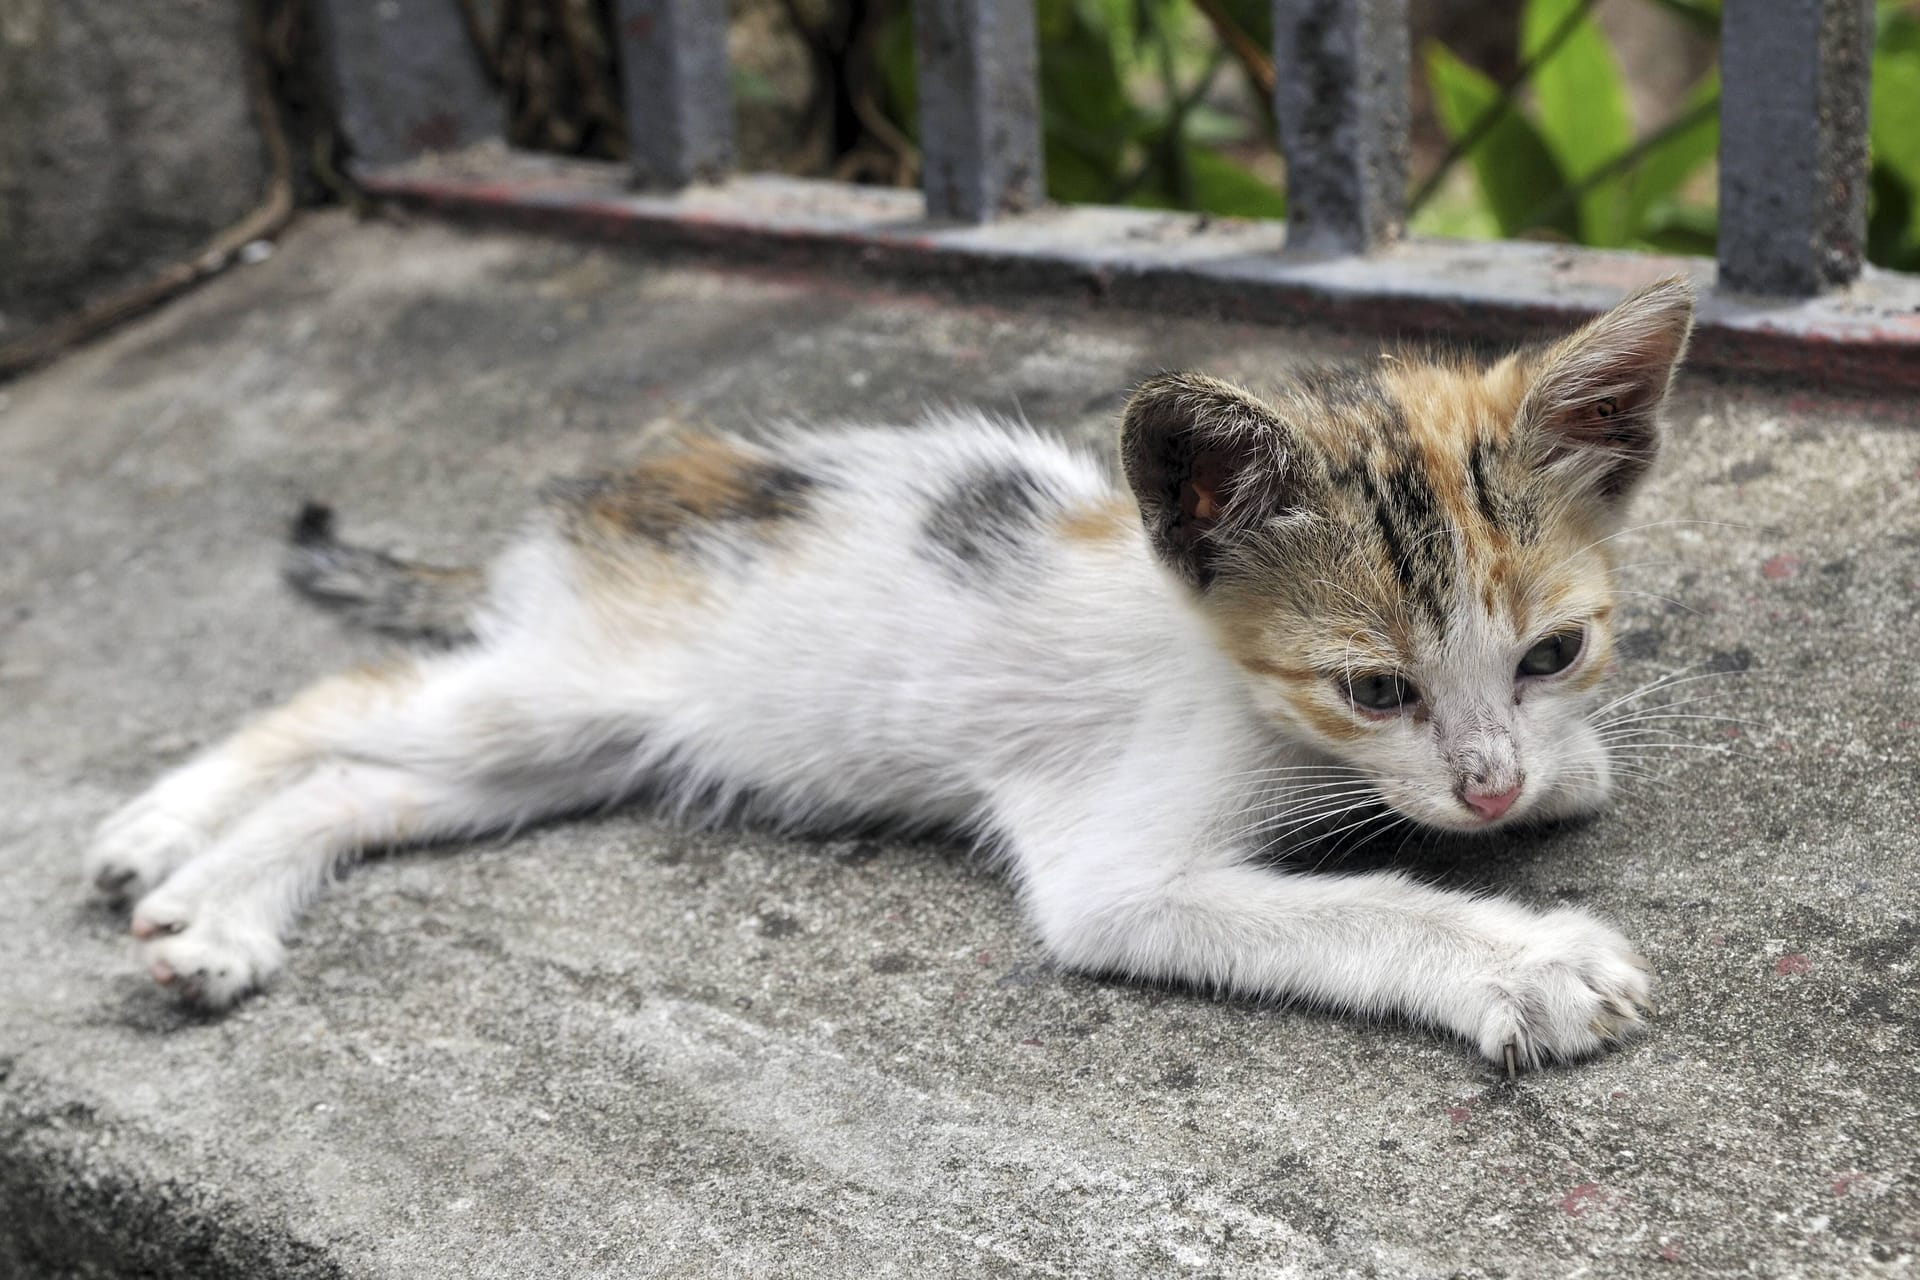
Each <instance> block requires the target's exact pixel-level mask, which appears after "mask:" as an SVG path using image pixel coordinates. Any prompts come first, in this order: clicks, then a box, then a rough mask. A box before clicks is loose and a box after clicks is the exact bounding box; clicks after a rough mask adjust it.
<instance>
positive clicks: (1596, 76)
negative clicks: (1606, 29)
mask: <svg viewBox="0 0 1920 1280" xmlns="http://www.w3.org/2000/svg"><path fill="white" fill-rule="evenodd" d="M1579 4H1580V0H1527V7H1526V10H1525V13H1524V14H1523V15H1522V20H1521V28H1520V46H1521V51H1522V54H1523V56H1525V57H1528V58H1531V57H1534V56H1536V55H1537V54H1538V53H1539V52H1540V50H1541V48H1542V46H1544V45H1545V44H1546V41H1547V38H1548V37H1549V36H1550V35H1552V34H1553V32H1554V31H1555V30H1556V29H1558V28H1559V26H1560V25H1561V23H1562V22H1563V21H1565V20H1566V19H1568V18H1569V17H1570V16H1571V15H1572V14H1573V13H1574V12H1575V11H1576V10H1577V9H1578V8H1579ZM1533 79H1534V91H1535V94H1536V97H1537V100H1538V103H1539V107H1540V113H1539V121H1540V132H1541V135H1542V136H1543V137H1544V138H1545V139H1546V144H1547V148H1548V149H1549V150H1550V151H1552V152H1553V156H1554V158H1555V159H1556V160H1558V161H1559V162H1560V169H1561V172H1563V173H1564V174H1566V176H1567V178H1568V180H1569V181H1571V182H1575V183H1577V182H1579V181H1580V180H1581V179H1582V178H1584V177H1586V176H1587V175H1588V174H1591V173H1592V172H1593V171H1594V170H1595V169H1598V168H1599V167H1600V166H1601V165H1603V164H1605V163H1606V162H1607V161H1609V160H1611V159H1613V158H1614V157H1615V156H1617V155H1619V154H1620V153H1621V152H1622V151H1625V150H1626V149H1627V148H1628V147H1630V146H1632V145H1633V117H1632V115H1631V113H1630V112H1629V110H1628V107H1627V90H1626V84H1625V82H1624V80H1623V79H1622V78H1621V75H1620V67H1619V64H1618V63H1617V62H1615V60H1614V56H1613V48H1612V46H1610V45H1609V44H1608V43H1607V39H1606V37H1605V36H1603V35H1602V34H1601V33H1600V29H1599V27H1597V26H1595V25H1594V22H1593V19H1592V17H1591V16H1586V17H1582V18H1581V19H1580V20H1579V21H1578V23H1577V24H1576V25H1575V26H1574V28H1573V33H1572V34H1571V35H1570V36H1569V37H1567V39H1566V40H1565V42H1564V43H1562V44H1561V46H1560V47H1559V49H1557V50H1556V51H1555V52H1554V53H1553V55H1552V56H1551V57H1549V58H1547V59H1546V60H1545V61H1544V62H1542V63H1541V64H1540V66H1539V67H1538V68H1537V69H1536V70H1535V72H1534V77H1533ZM1626 195H1627V192H1626V182H1625V179H1624V177H1616V178H1610V179H1608V180H1607V181H1605V182H1601V183H1598V184H1596V185H1595V187H1594V189H1593V190H1591V191H1589V192H1587V193H1586V194H1585V195H1584V196H1582V197H1581V198H1580V240H1581V241H1582V242H1583V243H1586V244H1596V245H1605V246H1614V245H1620V244H1624V243H1625V242H1626V239H1627V226H1628V222H1627V219H1628V214H1629V210H1628V207H1627V198H1626Z"/></svg>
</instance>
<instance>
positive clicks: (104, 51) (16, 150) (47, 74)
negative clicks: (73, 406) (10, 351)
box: [0, 0, 265, 340]
mask: <svg viewBox="0 0 1920 1280" xmlns="http://www.w3.org/2000/svg"><path fill="white" fill-rule="evenodd" d="M240 15H241V6H240V0H166V3H164V4H129V3H127V0H0V340H4V339H7V338H12V337H18V336H20V335H21V334H22V333H24V332H25V331H26V330H27V329H28V328H30V327H31V326H33V325H35V324H39V323H41V322H43V321H45V320H48V319H50V318H52V317H53V316H54V315H56V314H58V313H60V312H61V311H63V310H66V309H69V308H72V307H74V306H77V305H79V304H80V303H82V302H84V301H87V300H89V299H91V298H93V297H95V296H97V295H99V294H101V293H104V292H107V291H110V290H112V289H113V288H115V287H118V286H120V285H124V284H126V283H128V282H129V281H131V280H135V279H139V278H142V277H144V276H145V275H148V274H150V273H152V272H153V271H155V270H157V269H158V268H160V267H161V266H165V265H169V264H171V263H173V262H175V261H177V260H179V259H180V258H182V257H184V256H186V255H187V254H188V253H191V252H192V251H193V250H195V249H197V248H198V247H199V246H200V245H201V244H203V243H204V242H205V241H206V240H207V239H208V238H209V237H211V236H212V235H213V234H214V233H215V232H216V231H218V230H220V229H221V228H222V227H224V226H226V225H228V224H229V223H231V222H233V221H235V220H237V219H238V218H239V217H240V215H241V214H243V213H245V212H246V211H247V210H248V209H250V208H251V207H253V205H254V203H255V202H256V201H258V200H259V199H260V191H261V185H262V182H263V181H264V174H265V166H264V162H263V157H262V152H261V147H260V141H259V135H258V134H257V133H256V132H255V130H254V126H253V120H252V117H251V115H250V114H249V108H248V105H247V89H246V77H245V74H244V70H243V68H244V66H245V63H244V61H243V58H242V50H241V22H240Z"/></svg>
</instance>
